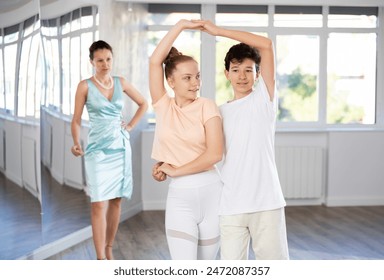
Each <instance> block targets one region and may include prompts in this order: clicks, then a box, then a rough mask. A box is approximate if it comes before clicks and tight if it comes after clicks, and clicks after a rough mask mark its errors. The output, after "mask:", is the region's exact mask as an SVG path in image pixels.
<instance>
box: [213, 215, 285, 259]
mask: <svg viewBox="0 0 384 280" xmlns="http://www.w3.org/2000/svg"><path fill="white" fill-rule="evenodd" d="M220 230H221V249H220V252H221V259H223V260H247V259H248V255H249V242H250V239H251V240H252V249H253V251H254V253H255V257H256V259H257V260H287V259H289V253H288V242H287V230H286V225H285V213H284V208H279V209H276V210H270V211H263V212H255V213H247V214H238V215H225V216H220Z"/></svg>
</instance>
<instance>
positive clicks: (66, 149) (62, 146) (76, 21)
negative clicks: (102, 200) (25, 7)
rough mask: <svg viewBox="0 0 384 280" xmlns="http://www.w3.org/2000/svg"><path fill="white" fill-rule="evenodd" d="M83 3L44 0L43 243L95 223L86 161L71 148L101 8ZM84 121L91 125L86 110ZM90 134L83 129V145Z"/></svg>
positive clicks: (42, 8)
mask: <svg viewBox="0 0 384 280" xmlns="http://www.w3.org/2000/svg"><path fill="white" fill-rule="evenodd" d="M80 4H81V3H80ZM80 4H79V3H78V2H77V1H76V3H75V2H74V3H73V4H72V5H65V9H66V10H63V5H62V3H60V1H49V0H47V1H44V0H43V1H40V18H41V38H42V48H43V49H44V71H45V75H44V77H45V78H44V82H43V88H42V100H41V142H42V145H41V149H42V151H41V155H42V158H41V162H42V168H41V169H42V187H43V210H44V215H43V242H44V244H48V243H52V242H53V241H58V240H60V239H65V237H66V236H68V235H69V234H72V233H75V232H78V231H80V230H82V229H84V228H87V227H88V226H90V201H89V197H88V196H87V188H86V182H85V173H84V162H83V158H82V157H78V158H76V157H74V156H73V155H72V153H71V151H70V147H71V146H72V144H73V140H72V136H71V127H70V122H71V118H72V117H71V114H72V113H73V109H74V98H75V92H76V87H77V84H78V82H79V81H80V80H81V79H84V78H86V77H89V76H91V75H92V68H91V66H90V63H89V57H88V47H89V46H90V45H91V43H92V42H93V41H94V40H96V36H97V21H98V17H97V15H98V14H97V7H96V6H86V7H83V6H81V7H79V5H80ZM83 119H84V122H85V123H86V121H87V119H88V116H87V115H86V112H85V114H84V115H83ZM83 129H84V130H87V127H86V126H84V127H83ZM87 134H88V133H87V131H82V133H81V135H83V136H84V138H83V139H82V144H83V146H85V145H86V142H87V138H86V135H87ZM88 237H89V236H88Z"/></svg>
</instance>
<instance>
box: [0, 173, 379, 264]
mask: <svg viewBox="0 0 384 280" xmlns="http://www.w3.org/2000/svg"><path fill="white" fill-rule="evenodd" d="M42 170H43V173H42V185H43V186H42V187H43V189H44V192H43V207H42V208H41V207H40V203H39V202H38V200H37V199H36V198H34V197H33V196H32V195H31V194H30V193H29V192H27V191H26V190H25V189H22V188H20V187H19V186H17V185H16V184H14V183H12V182H10V181H9V180H7V179H6V178H5V177H4V175H2V174H1V173H0V260H1V259H3V260H4V259H16V258H19V257H21V256H23V255H27V254H28V253H30V252H31V251H33V250H35V249H37V248H39V247H40V246H41V245H44V244H47V243H49V242H52V241H55V240H57V239H59V238H61V237H65V236H66V235H67V234H69V233H72V232H74V231H76V230H80V229H82V228H84V227H87V226H89V224H90V223H89V207H90V204H89V199H88V198H87V197H86V196H85V194H84V193H83V192H82V191H80V190H76V189H73V188H71V187H68V186H65V185H60V184H58V183H57V182H56V181H55V180H53V179H52V177H51V176H50V174H49V172H47V171H46V170H45V169H44V168H42ZM286 219H287V231H288V245H289V252H290V257H291V259H295V260H327V259H331V260H339V259H348V260H354V259H358V260H365V259H381V260H384V206H377V207H324V206H290V207H287V208H286ZM114 254H115V258H116V259H121V260H126V259H127V260H129V259H137V260H157V259H159V260H167V259H170V256H169V252H168V247H167V242H166V238H165V235H164V211H144V212H140V213H139V214H137V215H136V216H134V217H132V218H130V219H128V220H126V221H124V222H122V223H121V224H120V227H119V230H118V233H117V237H116V242H115V244H114ZM95 258H96V256H95V252H94V248H93V243H92V240H91V239H89V240H86V241H84V242H83V243H80V244H78V245H76V246H74V247H72V248H69V249H67V250H65V251H63V252H61V253H59V254H57V255H54V256H52V257H50V258H49V259H59V260H60V259H95ZM250 258H251V259H252V258H254V256H253V254H252V253H251V255H250Z"/></svg>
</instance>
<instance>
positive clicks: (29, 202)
mask: <svg viewBox="0 0 384 280" xmlns="http://www.w3.org/2000/svg"><path fill="white" fill-rule="evenodd" d="M41 179H42V205H40V202H39V201H38V199H37V198H35V197H34V196H32V195H31V194H30V193H29V192H28V191H27V190H26V189H23V188H21V187H19V186H18V185H16V184H15V183H13V182H11V181H10V180H8V179H7V178H6V177H5V176H4V175H3V174H2V173H0V260H12V259H18V258H20V257H22V256H28V255H29V254H30V253H31V252H33V251H34V250H36V249H38V248H39V247H41V246H42V245H46V244H48V243H51V242H53V241H56V240H58V239H60V238H62V237H65V236H67V235H68V234H70V233H73V232H74V231H77V230H80V229H83V228H85V227H87V226H89V225H90V202H89V198H88V197H87V196H86V195H85V193H84V192H83V191H81V190H77V189H74V188H71V187H69V186H66V185H61V184H59V183H58V182H57V181H55V180H54V179H53V178H52V176H51V175H50V174H49V172H48V171H47V169H46V168H44V167H43V166H42V174H41Z"/></svg>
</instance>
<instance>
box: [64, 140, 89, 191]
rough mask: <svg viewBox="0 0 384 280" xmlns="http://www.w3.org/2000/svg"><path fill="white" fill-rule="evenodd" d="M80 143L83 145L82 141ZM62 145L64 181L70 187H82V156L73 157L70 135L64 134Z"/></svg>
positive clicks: (83, 182)
mask: <svg viewBox="0 0 384 280" xmlns="http://www.w3.org/2000/svg"><path fill="white" fill-rule="evenodd" d="M81 145H82V146H83V143H82V142H81ZM64 146H65V150H64V182H65V183H66V184H67V185H69V186H71V187H74V188H77V189H84V185H85V179H84V170H83V169H84V157H75V156H74V155H73V154H72V152H71V147H72V146H73V139H72V136H70V135H65V144H64Z"/></svg>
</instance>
